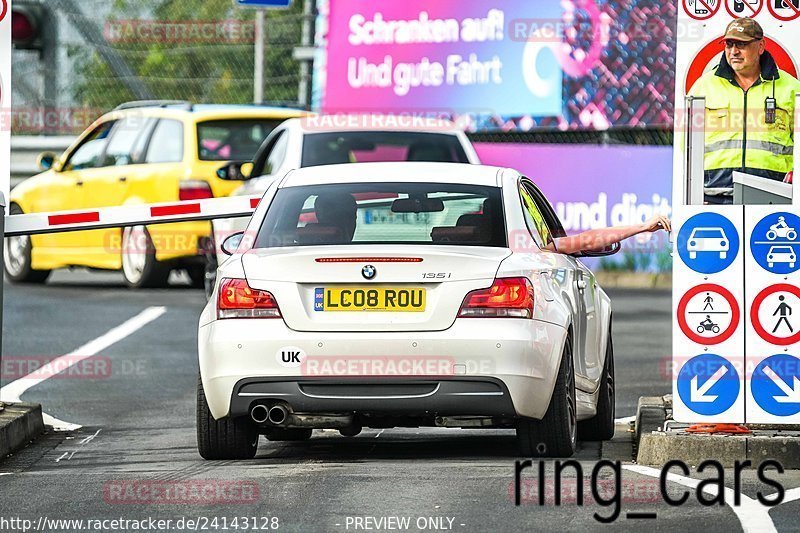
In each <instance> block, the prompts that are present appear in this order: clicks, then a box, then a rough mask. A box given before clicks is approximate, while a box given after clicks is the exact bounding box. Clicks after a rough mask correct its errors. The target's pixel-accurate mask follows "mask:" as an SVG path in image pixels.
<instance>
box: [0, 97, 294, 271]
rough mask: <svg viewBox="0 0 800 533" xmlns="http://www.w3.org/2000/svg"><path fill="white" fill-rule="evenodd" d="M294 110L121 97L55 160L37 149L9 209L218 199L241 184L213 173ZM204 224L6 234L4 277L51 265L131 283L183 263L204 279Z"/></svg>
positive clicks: (248, 151)
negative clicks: (34, 168) (30, 173)
mask: <svg viewBox="0 0 800 533" xmlns="http://www.w3.org/2000/svg"><path fill="white" fill-rule="evenodd" d="M305 113H306V112H304V111H302V110H298V109H288V108H276V107H263V106H235V105H192V104H189V103H184V102H171V101H170V102H161V101H156V102H130V103H127V104H122V105H121V106H119V107H118V108H116V109H115V110H114V111H112V112H110V113H107V114H105V115H103V116H102V117H100V118H99V119H98V120H97V121H95V123H94V124H93V125H92V126H91V127H90V128H89V129H88V130H86V131H85V132H84V133H83V134H82V135H81V136H80V137H79V138H78V140H77V141H75V143H73V144H72V146H70V147H69V148H68V149H67V151H66V152H64V154H63V155H62V156H61V157H56V156H55V154H48V153H45V154H42V155H41V156H40V160H39V165H40V167H41V168H42V170H44V172H43V173H41V174H38V175H36V176H34V177H32V178H30V179H27V180H25V181H23V182H22V183H21V184H20V185H18V186H17V187H15V188H14V189H13V190H12V191H11V197H10V201H9V214H11V215H13V214H20V213H36V212H49V211H63V210H71V209H86V208H98V207H107V206H119V205H133V204H144V203H154V202H172V201H176V200H195V199H200V198H212V197H219V196H227V195H228V194H230V193H231V192H233V190H234V189H236V188H237V187H239V186H240V185H241V183H239V182H236V181H224V180H221V179H219V178H218V177H217V175H216V171H217V169H219V168H220V165H221V163H220V162H224V161H229V160H244V161H247V160H251V159H252V158H253V156H254V154H255V152H256V150H257V149H258V147H259V146H260V145H261V143H262V141H263V140H264V139H265V138H266V137H267V135H268V134H269V133H270V132H271V131H272V130H273V129H274V128H275V127H276V126H277V125H278V124H280V123H281V122H282V121H283V120H285V119H287V118H293V117H298V116H302V115H304V114H305ZM210 235H211V225H210V223H208V222H204V221H203V222H181V223H173V224H161V225H152V226H146V225H142V226H135V227H132V228H125V229H121V228H116V229H99V230H89V231H79V232H69V233H56V234H46V235H35V236H32V237H13V238H7V239H6V240H5V244H4V246H5V264H4V266H5V270H6V274H7V275H8V277H9V278H10V279H11V280H12V281H16V282H30V283H41V282H44V281H45V280H46V279H47V277H48V276H49V275H50V272H51V271H52V270H54V269H57V268H64V267H73V266H81V267H88V268H95V269H103V270H122V273H123V275H124V278H125V282H126V283H127V284H128V285H129V286H130V287H157V286H163V285H165V284H166V281H167V277H168V276H169V273H170V271H171V270H173V269H185V270H187V272H188V273H189V276H190V277H191V279H192V282H193V284H195V285H197V286H200V287H202V286H203V282H204V271H205V268H204V261H205V255H204V251H205V247H207V246H209V237H210Z"/></svg>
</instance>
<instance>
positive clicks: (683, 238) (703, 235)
mask: <svg viewBox="0 0 800 533" xmlns="http://www.w3.org/2000/svg"><path fill="white" fill-rule="evenodd" d="M677 247H678V255H680V257H681V259H682V260H683V262H684V263H685V264H686V266H688V267H689V268H691V269H692V270H694V271H695V272H700V273H701V274H715V273H717V272H722V271H723V270H725V269H726V268H728V267H729V266H730V265H731V263H733V261H734V260H735V259H736V256H737V255H738V253H739V232H738V231H736V227H735V226H734V225H733V223H732V222H731V221H730V220H728V219H727V218H725V217H724V216H722V215H720V214H717V213H700V214H697V215H695V216H693V217H691V218H690V219H689V220H687V221H686V222H685V223H684V224H683V226H681V229H680V231H679V232H678V241H677Z"/></svg>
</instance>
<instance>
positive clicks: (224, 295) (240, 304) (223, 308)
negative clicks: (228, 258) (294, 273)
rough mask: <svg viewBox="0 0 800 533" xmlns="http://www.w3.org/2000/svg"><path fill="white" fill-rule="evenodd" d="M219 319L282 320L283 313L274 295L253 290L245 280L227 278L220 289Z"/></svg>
mask: <svg viewBox="0 0 800 533" xmlns="http://www.w3.org/2000/svg"><path fill="white" fill-rule="evenodd" d="M217 317H218V318H220V319H222V318H280V317H281V311H280V309H278V302H276V301H275V297H274V296H273V295H272V293H269V292H267V291H260V290H258V289H252V288H250V286H249V285H248V284H247V280H244V279H232V278H226V279H223V280H222V283H221V285H220V287H219V298H218V299H217Z"/></svg>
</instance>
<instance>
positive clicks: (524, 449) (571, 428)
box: [517, 333, 578, 457]
mask: <svg viewBox="0 0 800 533" xmlns="http://www.w3.org/2000/svg"><path fill="white" fill-rule="evenodd" d="M577 425H578V424H577V404H576V401H575V370H574V368H573V363H572V334H571V333H570V335H568V336H567V340H566V342H565V343H564V350H563V352H562V354H561V364H560V365H559V368H558V376H557V378H556V384H555V387H554V388H553V396H552V398H550V405H549V406H548V407H547V412H546V413H545V415H544V418H542V419H541V420H536V419H530V418H525V419H522V420H519V421H517V442H518V444H519V448H520V452H521V453H522V454H523V455H528V456H532V457H571V456H572V455H573V454H574V453H575V449H576V447H577V433H578V428H577Z"/></svg>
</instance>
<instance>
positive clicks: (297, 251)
mask: <svg viewBox="0 0 800 533" xmlns="http://www.w3.org/2000/svg"><path fill="white" fill-rule="evenodd" d="M564 236H565V234H564V230H563V228H562V226H561V223H560V222H559V220H558V218H557V216H556V214H555V211H554V210H553V208H552V206H551V205H550V204H549V203H548V201H547V200H546V199H545V197H544V196H543V195H542V193H541V192H540V191H539V189H538V188H537V187H536V185H535V184H534V183H533V182H532V181H531V180H529V179H528V178H526V177H524V176H522V175H520V174H519V173H518V172H516V171H514V170H511V169H504V168H497V167H488V166H481V165H467V164H455V163H365V164H362V165H331V166H320V167H312V168H307V169H300V170H294V171H291V172H289V173H288V174H286V176H285V177H283V178H281V179H278V180H276V181H275V182H274V183H273V184H272V185H271V186H270V187H269V189H268V190H267V191H266V193H265V194H264V197H263V199H262V201H261V202H260V204H259V206H258V209H257V210H256V212H255V213H254V214H253V216H252V219H251V221H250V224H249V226H248V228H247V230H246V231H245V232H244V234H237V235H233V236H231V237H229V238H228V239H227V240H226V242H225V243H224V248H225V250H226V252H227V253H230V254H231V257H229V258H228V259H227V261H225V262H224V263H223V264H222V265H221V266H220V267H219V271H218V277H217V282H216V286H215V288H214V293H213V295H212V298H211V299H210V300H209V303H208V305H207V306H206V307H205V309H204V310H203V313H202V316H201V318H200V323H199V333H198V348H199V359H200V379H199V381H198V389H197V441H198V449H199V452H200V455H201V456H202V457H204V458H206V459H245V458H251V457H253V456H255V454H256V448H257V445H258V438H259V435H260V434H264V435H266V436H267V438H268V439H269V440H302V439H307V438H309V437H310V436H311V434H312V430H313V429H322V428H327V429H338V430H339V431H340V432H341V433H342V435H346V436H353V435H356V434H358V433H359V432H360V431H361V429H362V428H363V427H371V428H392V427H421V426H431V427H437V426H438V427H465V428H466V427H469V428H475V427H481V428H514V429H516V432H517V438H518V441H519V445H520V452H521V453H522V454H524V455H533V456H550V457H568V456H570V455H572V454H573V452H574V451H575V448H576V442H577V440H578V438H581V439H586V440H603V439H609V438H611V437H612V435H613V432H614V361H613V351H612V342H611V305H610V300H609V298H608V296H607V295H606V293H605V292H604V291H603V290H602V289H601V288H600V287H599V286H598V285H597V283H596V281H595V277H594V275H593V274H592V272H591V271H590V270H589V269H587V268H586V267H585V266H584V265H583V264H582V263H581V262H580V261H579V260H578V258H577V256H579V255H602V254H607V253H612V252H613V251H616V249H618V247H616V248H612V249H606V250H603V251H600V252H582V253H579V254H574V255H572V256H570V255H565V254H562V253H557V252H555V251H552V250H554V249H555V247H554V239H556V238H559V237H564Z"/></svg>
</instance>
